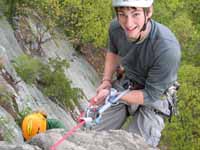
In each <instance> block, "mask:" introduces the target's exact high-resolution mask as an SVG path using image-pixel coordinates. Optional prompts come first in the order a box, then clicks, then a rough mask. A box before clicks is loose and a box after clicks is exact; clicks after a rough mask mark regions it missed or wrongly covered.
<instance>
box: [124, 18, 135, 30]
mask: <svg viewBox="0 0 200 150" xmlns="http://www.w3.org/2000/svg"><path fill="white" fill-rule="evenodd" d="M125 26H126V28H129V29H130V28H131V27H132V26H133V18H132V17H131V16H130V15H127V16H126V22H125Z"/></svg>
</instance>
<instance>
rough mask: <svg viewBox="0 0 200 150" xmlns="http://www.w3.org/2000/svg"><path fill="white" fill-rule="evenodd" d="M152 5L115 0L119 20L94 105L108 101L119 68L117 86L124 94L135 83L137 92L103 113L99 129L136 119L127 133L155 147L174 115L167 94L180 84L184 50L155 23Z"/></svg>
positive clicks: (144, 1) (143, 1) (113, 26)
mask: <svg viewBox="0 0 200 150" xmlns="http://www.w3.org/2000/svg"><path fill="white" fill-rule="evenodd" d="M152 4H153V0H113V7H114V9H115V11H116V16H117V19H114V20H113V21H112V22H111V25H110V29H109V49H108V51H107V55H106V60H105V69H104V75H103V79H102V82H101V85H100V86H99V87H98V89H97V95H96V96H95V101H96V103H97V105H100V104H102V103H103V102H104V100H105V97H106V96H107V95H108V93H109V90H110V88H111V87H112V86H113V84H112V83H111V80H112V77H113V74H114V72H115V71H116V67H117V66H118V65H119V64H121V65H122V66H123V68H124V72H125V73H124V77H123V79H121V80H120V81H118V85H117V86H116V83H115V85H114V87H115V88H117V89H118V90H125V89H126V88H127V87H128V86H127V84H128V83H131V84H133V90H131V91H130V92H129V93H127V94H126V95H124V96H123V97H122V98H121V100H120V103H119V104H118V105H114V106H112V107H111V108H110V109H108V110H107V111H106V112H105V113H104V114H103V116H102V121H101V123H100V124H99V125H97V126H96V127H95V129H96V130H109V129H120V128H121V127H122V125H123V124H124V122H125V121H126V118H127V117H128V116H133V121H132V122H131V123H130V124H129V126H128V129H127V130H128V131H129V132H132V133H137V134H139V135H141V136H143V137H144V139H145V140H146V142H147V143H148V144H150V145H152V146H157V145H158V143H159V140H160V137H161V131H162V130H163V128H164V116H169V115H170V109H169V101H168V100H167V99H166V97H165V94H164V93H165V91H166V90H167V89H168V88H170V87H171V86H172V85H173V84H174V83H175V81H176V80H177V70H178V67H179V63H180V57H181V52H180V45H179V43H178V41H177V39H176V38H175V36H174V35H173V34H172V32H171V31H170V30H169V29H168V28H167V27H165V26H164V25H162V24H159V23H158V22H156V21H154V20H152V19H151V17H152V14H153V6H152Z"/></svg>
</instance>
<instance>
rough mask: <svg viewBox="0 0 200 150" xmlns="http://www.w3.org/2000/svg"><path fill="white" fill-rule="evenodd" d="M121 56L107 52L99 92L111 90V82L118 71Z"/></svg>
mask: <svg viewBox="0 0 200 150" xmlns="http://www.w3.org/2000/svg"><path fill="white" fill-rule="evenodd" d="M118 60H119V56H118V55H117V54H115V53H112V52H107V54H106V59H105V67H104V74H103V78H102V81H101V85H100V86H99V87H98V89H97V92H98V91H100V90H101V89H107V88H108V89H109V88H111V81H112V76H113V73H114V72H115V70H116V66H117V64H118Z"/></svg>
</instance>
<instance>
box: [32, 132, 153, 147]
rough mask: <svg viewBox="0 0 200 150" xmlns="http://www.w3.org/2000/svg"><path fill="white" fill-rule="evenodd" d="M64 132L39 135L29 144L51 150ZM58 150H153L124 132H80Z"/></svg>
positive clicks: (137, 137) (142, 141)
mask: <svg viewBox="0 0 200 150" xmlns="http://www.w3.org/2000/svg"><path fill="white" fill-rule="evenodd" d="M63 133H64V132H63V130H58V129H53V130H49V131H47V132H46V133H45V134H39V135H37V136H35V137H34V138H32V139H31V141H29V142H28V143H29V144H31V145H37V146H39V147H40V148H41V149H43V150H49V149H50V148H51V146H52V145H53V143H56V142H57V141H58V140H60V139H61V138H62V136H61V135H62V134H63ZM54 148H56V150H153V149H154V148H151V147H150V146H148V145H147V144H145V143H144V140H143V139H142V138H141V137H139V136H137V135H132V134H131V133H128V132H126V131H123V130H115V131H114V130H111V131H109V132H106V131H103V132H96V131H78V132H75V133H74V134H73V135H72V136H70V137H69V138H68V139H67V140H64V141H63V142H61V143H60V144H59V145H58V146H56V147H54ZM154 150H155V149H154Z"/></svg>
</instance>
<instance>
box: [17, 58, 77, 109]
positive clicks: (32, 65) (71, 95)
mask: <svg viewBox="0 0 200 150" xmlns="http://www.w3.org/2000/svg"><path fill="white" fill-rule="evenodd" d="M14 66H15V69H16V72H17V73H18V74H19V75H20V76H21V78H22V79H23V80H24V81H25V82H27V83H28V84H36V85H37V87H38V88H39V89H41V91H42V92H43V93H44V94H45V95H46V96H48V97H49V98H51V99H52V100H57V101H58V103H59V104H60V105H61V106H62V105H64V106H66V108H69V109H73V108H74V106H76V105H78V99H79V98H80V97H81V91H80V89H78V88H73V87H72V86H71V81H70V80H69V79H67V78H66V76H65V74H64V69H66V68H68V67H69V64H68V63H67V62H66V61H65V60H60V59H55V60H49V64H46V65H45V64H43V63H42V62H41V61H39V60H37V59H34V58H31V57H29V56H27V55H22V56H20V57H18V58H17V59H16V60H15V61H14Z"/></svg>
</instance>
